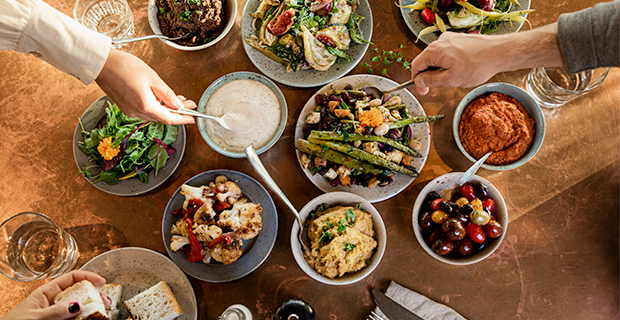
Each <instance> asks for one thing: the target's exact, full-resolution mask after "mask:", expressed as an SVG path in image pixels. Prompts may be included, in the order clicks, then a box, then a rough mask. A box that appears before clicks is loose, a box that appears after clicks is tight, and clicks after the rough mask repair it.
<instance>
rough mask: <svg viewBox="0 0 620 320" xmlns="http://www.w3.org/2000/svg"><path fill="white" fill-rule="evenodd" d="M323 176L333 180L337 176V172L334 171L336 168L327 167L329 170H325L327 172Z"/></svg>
mask: <svg viewBox="0 0 620 320" xmlns="http://www.w3.org/2000/svg"><path fill="white" fill-rule="evenodd" d="M323 176H324V177H325V178H328V179H329V180H334V179H336V177H337V176H338V173H336V170H334V168H329V170H327V172H326V173H325V174H324V175H323Z"/></svg>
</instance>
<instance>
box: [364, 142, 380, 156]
mask: <svg viewBox="0 0 620 320" xmlns="http://www.w3.org/2000/svg"><path fill="white" fill-rule="evenodd" d="M362 146H364V151H366V152H368V153H370V154H373V153H375V151H379V145H378V144H377V142H375V141H373V142H364V143H363V144H362Z"/></svg>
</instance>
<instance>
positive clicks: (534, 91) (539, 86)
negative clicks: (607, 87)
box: [526, 67, 609, 108]
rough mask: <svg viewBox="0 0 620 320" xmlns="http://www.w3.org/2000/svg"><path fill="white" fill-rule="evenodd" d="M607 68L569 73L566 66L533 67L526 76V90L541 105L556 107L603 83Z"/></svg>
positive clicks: (607, 71)
mask: <svg viewBox="0 0 620 320" xmlns="http://www.w3.org/2000/svg"><path fill="white" fill-rule="evenodd" d="M607 73H609V68H598V69H594V70H587V71H582V72H579V73H570V72H568V69H566V67H561V68H534V69H532V70H531V71H530V73H529V75H528V76H527V85H526V87H527V92H528V93H529V94H530V95H531V96H532V98H534V100H536V102H538V104H539V105H540V106H541V107H547V108H557V107H560V106H562V105H564V104H565V103H567V102H569V101H571V100H573V99H575V98H577V97H578V96H580V95H583V94H586V93H588V92H590V91H592V90H594V89H595V88H597V87H598V86H600V85H601V83H603V80H605V77H607Z"/></svg>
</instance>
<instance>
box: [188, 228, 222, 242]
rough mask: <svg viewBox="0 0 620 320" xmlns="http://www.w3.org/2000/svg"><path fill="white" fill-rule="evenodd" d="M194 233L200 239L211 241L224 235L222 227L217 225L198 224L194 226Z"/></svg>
mask: <svg viewBox="0 0 620 320" xmlns="http://www.w3.org/2000/svg"><path fill="white" fill-rule="evenodd" d="M194 234H195V235H196V238H198V240H199V241H202V242H206V243H209V242H211V241H213V240H215V239H217V238H218V237H219V236H221V235H222V229H220V228H219V227H218V226H215V225H210V226H207V225H204V224H201V225H198V227H196V228H194Z"/></svg>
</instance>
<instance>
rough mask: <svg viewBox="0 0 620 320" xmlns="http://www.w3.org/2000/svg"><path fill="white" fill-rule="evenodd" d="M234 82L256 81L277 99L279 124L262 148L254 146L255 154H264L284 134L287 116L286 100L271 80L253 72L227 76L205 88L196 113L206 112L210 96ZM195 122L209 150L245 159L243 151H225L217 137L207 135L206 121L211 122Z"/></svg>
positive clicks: (201, 120)
mask: <svg viewBox="0 0 620 320" xmlns="http://www.w3.org/2000/svg"><path fill="white" fill-rule="evenodd" d="M236 80H250V81H256V82H257V83H258V84H261V85H263V86H265V87H267V88H268V89H269V90H271V92H272V93H273V94H274V95H275V99H277V104H278V105H279V108H280V119H279V124H278V126H277V129H276V130H275V133H274V135H273V136H272V137H271V139H270V140H269V141H268V142H267V143H266V144H265V145H263V146H256V145H255V147H256V153H258V154H261V153H263V152H265V151H266V150H268V149H269V148H271V146H273V145H274V144H275V143H276V142H277V141H278V139H280V137H281V136H282V132H284V128H285V127H286V119H287V116H288V109H287V106H286V100H285V99H284V95H283V94H282V91H280V89H279V88H278V86H276V84H275V83H273V82H272V81H271V80H269V79H268V78H266V77H264V76H262V75H260V74H257V73H253V72H246V71H242V72H234V73H230V74H227V75H225V76H223V77H221V78H219V79H217V80H215V81H214V82H213V83H212V84H211V85H210V86H209V87H208V88H207V90H205V92H204V93H203V94H202V97H201V98H200V101H199V102H198V109H197V110H198V112H201V113H205V110H207V106H208V104H209V100H210V99H211V97H212V96H214V94H215V93H216V91H217V90H218V89H219V88H221V87H222V86H224V85H226V84H228V83H230V82H233V81H236ZM207 113H208V112H207ZM208 114H209V113H208ZM196 121H197V123H198V130H199V131H200V135H201V136H202V138H203V139H204V140H205V141H206V142H207V144H208V145H209V146H210V147H211V148H213V150H215V151H217V152H218V153H220V154H222V155H225V156H227V157H231V158H245V157H246V155H245V153H244V152H243V151H240V152H235V151H231V150H227V149H226V148H225V146H223V145H220V144H218V143H217V142H216V141H217V137H212V136H210V134H209V131H210V130H208V126H210V125H212V124H207V123H206V121H211V120H205V119H196ZM211 132H212V131H211ZM243 149H245V148H243Z"/></svg>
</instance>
